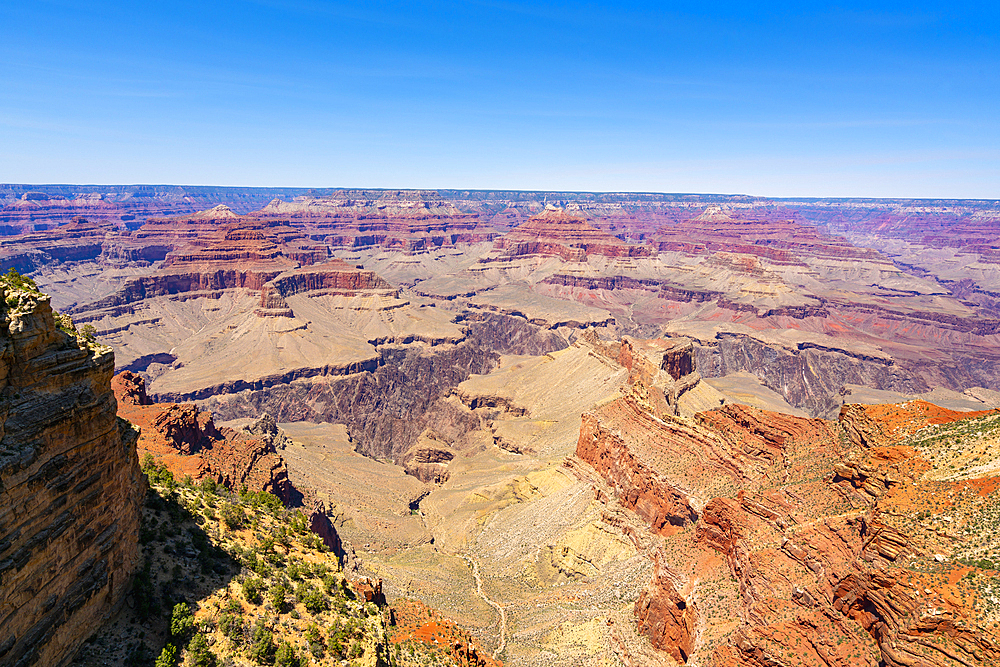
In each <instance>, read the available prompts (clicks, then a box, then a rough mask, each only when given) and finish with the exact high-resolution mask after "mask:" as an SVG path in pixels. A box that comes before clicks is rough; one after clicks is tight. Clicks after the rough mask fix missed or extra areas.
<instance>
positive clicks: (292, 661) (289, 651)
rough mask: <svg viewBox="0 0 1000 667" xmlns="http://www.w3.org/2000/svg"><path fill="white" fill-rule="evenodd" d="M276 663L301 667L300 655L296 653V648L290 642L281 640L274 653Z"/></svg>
mask: <svg viewBox="0 0 1000 667" xmlns="http://www.w3.org/2000/svg"><path fill="white" fill-rule="evenodd" d="M274 664H276V665H278V666H279V667H300V665H301V663H300V661H299V656H298V655H296V654H295V649H294V648H292V645H291V644H289V643H288V642H281V645H280V646H279V647H278V650H277V652H276V653H275V654H274Z"/></svg>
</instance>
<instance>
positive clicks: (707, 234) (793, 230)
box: [650, 207, 881, 265]
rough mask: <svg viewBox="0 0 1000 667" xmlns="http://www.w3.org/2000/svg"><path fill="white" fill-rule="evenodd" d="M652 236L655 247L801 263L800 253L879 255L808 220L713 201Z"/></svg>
mask: <svg viewBox="0 0 1000 667" xmlns="http://www.w3.org/2000/svg"><path fill="white" fill-rule="evenodd" d="M651 236H652V238H651V239H650V241H651V242H652V244H653V245H654V246H655V247H656V248H657V250H659V251H660V252H683V253H686V254H691V255H711V254H713V253H716V252H720V251H721V252H727V253H738V254H740V255H750V256H755V257H759V258H762V259H766V260H767V261H768V262H769V263H770V264H779V265H780V264H789V265H791V264H799V265H802V264H804V263H803V261H802V259H801V257H831V258H838V259H881V256H880V255H879V254H878V253H877V252H875V251H873V250H868V249H866V248H858V247H857V246H854V245H852V244H851V243H850V242H849V241H847V240H846V239H844V238H841V237H837V236H830V235H828V234H824V233H823V232H821V231H819V230H818V229H817V228H815V227H812V226H806V225H802V224H799V223H798V222H795V221H793V220H790V219H783V220H782V219H777V218H775V217H772V216H766V217H764V216H762V217H760V218H757V219H738V218H734V217H731V216H730V215H729V214H727V213H725V212H723V211H722V210H721V209H719V208H718V207H709V208H708V209H706V210H705V211H703V212H702V213H701V214H700V215H699V216H698V217H695V218H692V219H689V220H684V221H681V222H678V223H676V224H672V225H664V226H663V227H661V228H659V229H658V230H657V231H656V232H655V234H652V235H651Z"/></svg>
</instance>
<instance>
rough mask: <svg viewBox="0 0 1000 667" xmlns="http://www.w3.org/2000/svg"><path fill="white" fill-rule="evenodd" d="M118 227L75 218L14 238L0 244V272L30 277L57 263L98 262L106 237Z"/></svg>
mask: <svg viewBox="0 0 1000 667" xmlns="http://www.w3.org/2000/svg"><path fill="white" fill-rule="evenodd" d="M115 231H117V226H115V225H113V224H111V225H109V224H107V223H96V222H90V221H88V220H86V219H84V218H82V217H79V216H76V217H74V218H73V219H72V220H71V221H70V222H68V223H66V224H64V225H61V226H59V227H56V228H55V229H51V230H47V231H40V232H35V233H29V234H24V235H22V236H14V237H12V238H7V239H3V240H2V241H0V269H2V271H3V272H6V271H7V270H8V269H12V268H13V269H17V270H18V271H20V272H22V273H29V272H31V271H34V270H36V269H38V268H41V267H43V266H48V265H51V264H56V263H60V262H77V261H85V260H95V259H97V258H98V257H99V256H100V254H101V252H102V251H103V248H104V240H105V237H106V236H107V235H108V234H109V233H113V232H115Z"/></svg>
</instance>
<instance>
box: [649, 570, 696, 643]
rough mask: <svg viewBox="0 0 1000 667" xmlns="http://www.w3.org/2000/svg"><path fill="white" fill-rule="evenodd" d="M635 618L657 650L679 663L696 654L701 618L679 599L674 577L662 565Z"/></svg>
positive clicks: (686, 602)
mask: <svg viewBox="0 0 1000 667" xmlns="http://www.w3.org/2000/svg"><path fill="white" fill-rule="evenodd" d="M635 618H636V622H637V623H638V624H639V632H641V633H642V634H644V635H646V637H648V638H649V641H650V643H651V644H652V645H653V646H655V647H656V648H658V649H660V650H661V651H665V652H667V653H669V654H670V657H672V658H673V659H674V660H676V661H677V662H687V660H688V656H690V655H691V654H692V653H693V652H694V638H695V636H696V635H697V626H696V621H697V614H696V613H695V610H694V609H693V608H692V607H690V606H689V603H688V601H687V600H685V599H684V598H682V597H681V596H680V595H678V593H677V590H676V589H675V588H674V579H673V577H671V576H669V575H668V573H667V572H666V571H665V570H664V569H663V568H662V567H661V566H660V564H659V563H657V567H656V572H655V574H654V575H653V581H652V582H650V585H649V587H648V588H646V589H645V590H644V591H643V592H642V593H641V594H640V595H639V599H638V600H636V602H635Z"/></svg>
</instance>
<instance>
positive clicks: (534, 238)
mask: <svg viewBox="0 0 1000 667" xmlns="http://www.w3.org/2000/svg"><path fill="white" fill-rule="evenodd" d="M494 247H495V248H497V249H498V250H503V251H505V252H504V256H506V257H524V256H528V255H551V256H555V257H560V258H561V259H563V260H565V261H572V262H580V261H584V260H585V259H586V258H587V255H604V256H606V257H646V256H648V255H649V254H650V249H649V248H648V247H646V246H638V245H629V244H626V243H624V242H622V241H621V240H619V239H617V238H615V237H614V236H611V235H610V234H608V233H606V232H602V231H601V230H599V229H597V228H596V227H594V226H592V225H591V224H590V223H588V222H587V221H586V220H584V219H583V218H579V217H576V216H572V215H569V214H567V213H565V212H563V211H561V210H545V211H542V212H541V213H539V214H538V215H535V216H533V217H531V218H529V219H528V220H527V221H526V222H525V223H523V224H521V225H519V226H518V227H517V228H515V229H513V230H512V231H510V232H508V233H507V234H505V235H504V236H502V237H501V238H499V239H497V240H496V242H495V243H494Z"/></svg>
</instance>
